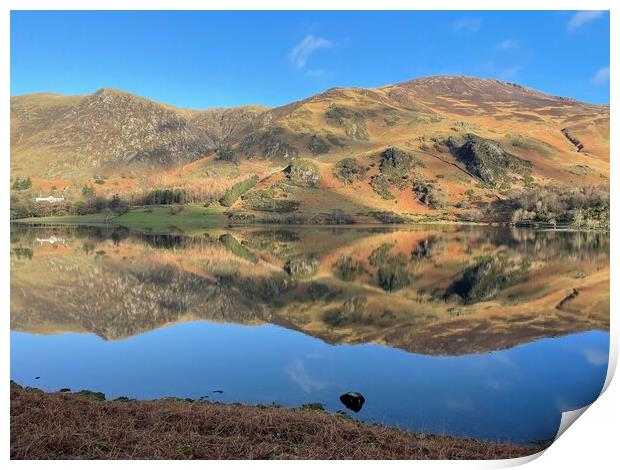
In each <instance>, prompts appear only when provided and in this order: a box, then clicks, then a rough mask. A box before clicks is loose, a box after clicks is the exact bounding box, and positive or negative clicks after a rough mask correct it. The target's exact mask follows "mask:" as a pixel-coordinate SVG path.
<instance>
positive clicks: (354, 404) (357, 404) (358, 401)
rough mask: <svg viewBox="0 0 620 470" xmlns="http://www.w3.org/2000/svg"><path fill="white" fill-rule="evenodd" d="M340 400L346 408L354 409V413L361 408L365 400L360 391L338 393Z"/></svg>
mask: <svg viewBox="0 0 620 470" xmlns="http://www.w3.org/2000/svg"><path fill="white" fill-rule="evenodd" d="M340 401H341V402H342V404H343V405H344V406H346V407H347V408H348V409H350V410H353V411H355V412H356V413H357V412H358V411H359V410H361V409H362V406H364V402H365V401H366V400H365V399H364V397H363V396H362V394H361V393H357V392H347V393H344V394H342V395H340Z"/></svg>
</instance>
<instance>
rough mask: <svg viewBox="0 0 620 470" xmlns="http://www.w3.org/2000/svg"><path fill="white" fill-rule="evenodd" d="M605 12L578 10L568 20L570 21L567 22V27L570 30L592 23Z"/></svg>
mask: <svg viewBox="0 0 620 470" xmlns="http://www.w3.org/2000/svg"><path fill="white" fill-rule="evenodd" d="M603 13H604V12H603V11H593V10H582V11H578V12H577V13H575V14H574V15H573V16H571V18H570V20H568V23H566V28H567V29H568V30H569V31H575V30H576V29H578V28H580V27H581V26H583V25H584V24H587V23H590V22H591V21H594V20H595V19H597V18H600V17H601V16H603Z"/></svg>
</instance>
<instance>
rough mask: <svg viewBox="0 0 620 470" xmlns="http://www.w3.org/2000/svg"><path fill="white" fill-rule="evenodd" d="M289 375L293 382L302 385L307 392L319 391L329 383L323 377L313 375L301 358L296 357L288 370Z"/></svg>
mask: <svg viewBox="0 0 620 470" xmlns="http://www.w3.org/2000/svg"><path fill="white" fill-rule="evenodd" d="M288 375H289V377H290V378H291V380H292V381H293V382H295V383H296V384H297V385H299V386H300V387H301V389H302V390H303V391H304V392H306V393H312V392H317V391H319V390H323V389H324V388H325V387H327V383H326V382H325V381H323V380H321V379H317V378H315V377H311V376H310V374H308V372H307V371H306V367H305V365H304V363H303V361H302V360H301V359H295V360H294V361H293V364H292V366H291V367H290V368H289V370H288Z"/></svg>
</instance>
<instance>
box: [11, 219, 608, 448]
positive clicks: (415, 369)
mask: <svg viewBox="0 0 620 470" xmlns="http://www.w3.org/2000/svg"><path fill="white" fill-rule="evenodd" d="M41 240H43V242H41ZM195 320H207V323H205V322H198V323H196V322H195ZM216 323H229V324H238V325H246V326H249V325H252V326H258V325H264V326H262V327H261V328H245V327H239V326H237V327H233V326H232V325H230V326H224V325H221V326H217V325H216ZM171 324H178V325H176V326H174V327H172V328H164V329H161V330H158V331H153V332H151V331H152V330H155V329H158V328H161V327H164V326H170V325H171ZM269 324H271V325H274V326H276V327H283V328H275V329H274V327H269V326H267V325H269ZM11 329H12V331H13V332H14V333H13V334H12V342H11V373H12V378H13V379H15V380H18V379H19V380H18V381H20V380H21V381H22V383H25V384H32V385H35V384H34V383H32V380H31V379H32V378H33V377H34V376H37V375H40V376H41V380H40V381H37V385H39V386H42V387H44V388H45V386H46V384H47V387H48V388H49V389H53V388H54V387H57V388H60V387H63V386H69V387H76V388H77V387H80V388H93V389H96V390H101V391H106V392H107V393H111V394H117V395H132V393H133V396H143V397H156V396H164V395H176V396H181V395H182V396H190V395H192V394H195V397H196V398H197V397H199V396H203V395H205V393H204V392H205V389H203V388H202V387H203V386H204V387H206V388H207V390H206V391H209V390H213V389H217V388H221V389H222V390H224V393H223V394H221V397H219V396H218V397H215V398H217V399H220V400H227V401H228V400H234V399H237V400H240V401H241V400H242V401H247V402H249V403H257V402H262V403H271V402H272V401H277V402H280V403H282V404H289V405H299V404H302V403H305V402H317V401H319V402H324V403H326V404H327V405H328V406H331V407H332V408H333V409H341V408H342V405H339V401H338V397H339V395H340V394H341V393H343V392H346V391H347V390H349V389H352V390H359V391H360V392H362V393H363V394H364V396H365V397H366V399H367V402H366V404H365V405H364V409H363V410H362V411H361V412H360V416H359V417H360V418H361V419H369V420H379V421H385V422H390V423H394V424H399V425H401V426H404V427H413V428H416V429H418V428H420V427H424V426H427V427H428V430H430V431H433V432H454V433H460V434H465V435H472V436H480V437H489V438H499V437H502V438H507V439H522V440H527V439H530V438H531V439H534V438H543V437H550V435H552V434H553V432H554V429H557V423H559V412H560V411H561V409H569V408H567V407H571V406H577V405H578V406H583V405H585V404H587V403H588V400H589V401H592V400H593V399H594V398H595V397H596V395H597V393H598V391H599V390H600V387H601V386H602V383H603V379H604V374H605V370H606V364H607V351H608V334H607V333H606V332H607V331H608V329H609V234H607V233H597V232H569V231H533V230H525V229H510V228H490V227H468V226H446V227H439V226H416V227H411V228H391V227H373V228H367V227H361V228H330V227H318V228H309V227H300V228H289V227H286V228H282V227H268V228H265V227H256V226H255V227H250V228H240V229H227V230H222V229H214V230H210V231H208V232H201V233H192V234H145V233H133V232H129V231H128V230H126V229H122V228H114V227H83V226H76V227H20V226H18V227H13V228H12V230H11ZM292 330H297V331H298V332H299V333H295V332H293V331H292ZM592 330H597V331H598V333H582V334H577V335H575V334H572V333H580V332H588V331H592ZM69 332H71V333H94V334H95V335H97V336H98V337H100V338H101V339H103V340H119V339H125V341H101V339H98V338H96V337H93V336H85V335H83V334H77V335H76V334H64V335H61V334H60V333H69ZM149 332H151V333H149ZM199 332H202V333H201V334H204V335H206V337H205V338H201V337H200V336H199ZM218 332H219V333H218ZM274 332H276V333H274ZM300 333H301V334H300ZM41 334H44V335H46V336H41ZM218 334H221V335H223V336H225V337H226V341H227V342H226V343H225V344H224V343H222V340H221V339H218ZM50 335H51V336H50ZM565 335H568V336H565ZM559 336H562V338H555V337H559ZM207 337H208V339H209V341H211V342H212V343H210V345H209V346H204V341H205V340H206V338H207ZM157 338H159V340H158V339H157ZM545 338H555V339H551V340H545ZM539 340H542V341H539ZM158 341H160V349H161V351H159V350H157V347H156V344H157V342H158ZM145 343H147V344H149V345H151V346H153V347H152V348H150V349H149V348H148V347H147V348H146V349H144V344H145ZM266 343H270V344H266ZM213 344H219V345H220V349H217V348H214V346H213ZM278 344H279V345H280V346H281V349H278V348H276V347H275V346H276V345H278ZM330 344H333V345H345V344H348V345H359V346H355V347H354V348H352V349H351V348H349V349H346V348H345V349H342V347H336V348H333V347H332V346H329V345H330ZM575 344H579V345H581V346H579V347H576V346H574V345H575ZM381 346H387V347H388V348H385V347H381ZM516 346H518V347H516ZM278 347H279V346H278ZM181 348H185V349H183V350H182V349H181ZM326 348H328V349H326ZM329 348H331V349H329ZM507 348H512V349H510V350H509V351H500V350H505V349H507ZM52 350H53V354H52ZM313 351H315V352H316V351H319V352H320V354H321V355H322V356H321V357H329V358H330V359H329V360H321V361H319V360H316V361H315V360H314V359H313V356H312V354H314V352H313ZM335 351H338V352H335ZM494 351H497V352H494ZM535 351H538V352H539V353H540V352H541V351H542V353H543V354H544V355H545V357H544V358H536V360H534V361H533V362H535V363H536V364H533V365H527V364H526V362H527V361H524V358H525V357H534V356H532V354H534V352H535ZM69 352H71V353H69ZM75 352H79V354H75ZM413 353H415V354H413ZM479 353H491V354H479ZM63 354H65V355H63ZM149 354H151V356H149ZM575 355H577V356H578V357H580V358H581V360H580V361H577V360H576V359H575V358H574V357H573V356H575ZM279 356H283V357H282V358H280V357H279ZM433 356H438V357H433ZM446 356H450V357H446ZM457 356H462V357H457ZM52 358H53V359H54V360H52ZM86 358H88V360H89V361H92V363H91V366H92V367H90V368H89V367H88V365H89V364H88V362H85V361H86ZM506 358H508V359H509V360H510V361H509V362H502V361H505V360H506ZM519 358H520V361H521V362H522V363H521V364H520V367H519V368H517V369H518V370H517V369H514V370H513V369H512V367H513V365H514V361H515V360H517V359H519ZM593 358H595V359H596V358H599V359H598V360H593ZM601 358H603V359H601ZM182 359H183V360H182ZM284 359H286V361H284ZM184 360H187V363H186V364H185V363H184V362H183V361H184ZM214 361H215V362H217V363H218V364H217V366H216V365H214V364H213V362H214ZM257 361H259V362H257ZM489 361H490V362H489ZM283 362H286V364H284V363H283ZM517 362H519V361H517ZM490 363H492V364H493V366H492V367H490V366H488V364H490ZM172 364H174V367H175V368H178V369H180V370H175V372H174V373H172V372H171V369H170V367H171V365H172ZM197 364H199V365H197ZM311 364H314V365H311ZM458 364H461V366H459V367H463V369H462V371H461V372H459V373H456V372H455V371H456V370H457V369H458V367H456V366H457V365H458ZM485 364H486V365H485ZM569 364H570V365H571V367H569ZM465 365H467V367H465ZM545 367H548V368H549V369H548V370H547V369H544V368H545ZM72 368H73V369H79V370H82V369H84V368H86V369H88V370H89V371H86V370H82V371H81V373H80V375H79V376H78V375H76V374H74V373H72V372H71V370H72ZM203 368H204V370H203ZM573 368H575V369H577V368H580V377H581V379H580V380H579V381H578V383H574V380H573V382H570V380H569V379H571V380H572V379H574V377H572V375H573V374H574V373H575V372H576V371H573V370H572V369H573ZM41 369H45V370H41ZM191 370H193V372H190V371H191ZM137 371H142V372H137ZM355 371H357V372H355ZM135 374H137V376H138V377H142V380H141V381H139V383H138V381H136V380H135V379H134V376H135ZM205 374H207V375H208V376H205ZM356 374H359V376H356ZM411 374H414V375H413V376H411ZM420 374H422V375H420ZM31 376H32V377H31ZM552 376H555V377H556V379H555V380H556V382H557V383H556V385H553V386H550V384H549V383H548V380H549V379H548V377H552ZM283 377H285V378H286V380H287V382H286V383H284V382H283V380H284V378H283ZM338 377H342V378H343V379H342V380H341V381H340V382H342V383H339V385H340V386H342V387H343V389H338V388H337V387H335V385H334V384H335V383H337V382H338V380H337V378H338ZM212 378H213V380H211V379H212ZM345 378H346V380H345ZM172 379H174V380H172ZM46 380H47V382H46ZM171 380H172V382H171ZM532 380H535V381H536V382H535V383H532ZM291 381H293V383H295V384H296V385H294V386H293V385H291ZM429 381H432V382H433V384H434V385H433V384H429V383H428V382H429ZM223 382H226V385H227V387H224V384H223ZM564 382H566V385H565V387H566V388H567V389H566V390H561V389H560V388H558V387H560V386H561V385H562V383H564ZM516 383H518V384H519V385H518V386H516V385H515V384H516ZM140 384H142V385H140ZM422 384H424V385H422ZM483 384H486V385H484V387H488V388H489V390H487V391H486V392H485V393H482V392H481V391H480V390H479V388H480V387H482V386H483ZM510 384H512V385H510ZM545 384H547V385H549V386H547V385H545ZM570 384H573V385H570ZM509 385H510V386H509ZM455 387H456V388H455ZM515 387H516V388H515ZM523 387H530V388H528V390H529V392H528V393H525V392H524V390H523V389H522V388H523ZM571 387H573V389H571ZM199 389H200V390H199ZM543 389H544V390H543ZM485 390H486V388H485ZM491 390H492V391H493V394H494V396H496V398H495V399H491V398H488V400H487V401H488V403H486V402H483V401H481V400H480V398H481V397H482V396H486V395H488V393H491ZM439 391H441V392H442V395H441V396H444V395H445V396H444V399H443V400H442V401H441V402H438V401H436V400H437V399H438V397H437V396H434V394H437V393H438V392H439ZM327 392H329V394H327ZM474 392H475V393H474ZM487 392H488V393H487ZM517 392H518V393H519V394H521V396H522V398H520V399H519V400H523V399H524V397H527V398H529V399H530V400H533V401H532V402H531V403H532V407H531V409H527V410H526V409H522V410H521V411H519V410H518V409H517V408H518V407H517V408H515V409H514V410H513V411H514V416H513V415H512V414H511V412H509V411H506V410H504V411H501V412H500V411H498V409H495V410H494V411H492V412H491V411H489V407H491V408H493V407H494V406H495V407H497V406H500V405H501V403H503V400H505V402H506V403H507V404H511V403H513V402H514V401H515V396H514V394H515V393H517ZM524 393H525V395H524ZM427 394H428V395H427ZM476 394H478V395H476ZM332 395H333V396H332ZM192 396H194V395H192ZM498 397H499V398H501V399H499V398H498ZM215 398H214V399H215ZM489 400H490V401H489ZM537 400H538V401H537ZM388 402H389V403H388ZM510 406H512V405H510ZM515 406H516V405H515ZM523 406H524V407H525V408H527V405H526V403H525V402H524V403H523ZM545 406H546V407H547V408H545ZM485 410H486V411H485ZM545 410H546V411H545ZM472 413H473V414H475V415H476V416H479V417H478V418H473V417H472V416H473V415H472ZM536 414H538V415H540V416H542V417H541V418H540V419H538V418H534V415H536ZM520 418H523V419H525V421H524V424H523V425H517V424H515V423H514V422H513V421H514V420H516V419H520ZM468 420H469V421H468ZM528 420H529V421H528ZM540 420H542V421H544V424H541V421H540ZM534 421H536V423H534ZM507 423H512V424H510V425H509V424H507ZM528 423H529V424H528ZM442 426H443V427H442ZM554 426H555V428H554ZM511 429H512V431H511ZM528 430H529V431H528Z"/></svg>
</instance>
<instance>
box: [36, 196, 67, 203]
mask: <svg viewBox="0 0 620 470" xmlns="http://www.w3.org/2000/svg"><path fill="white" fill-rule="evenodd" d="M64 200H65V197H64V196H37V197H36V198H35V201H36V202H49V203H50V204H53V203H55V202H63V201H64Z"/></svg>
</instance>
